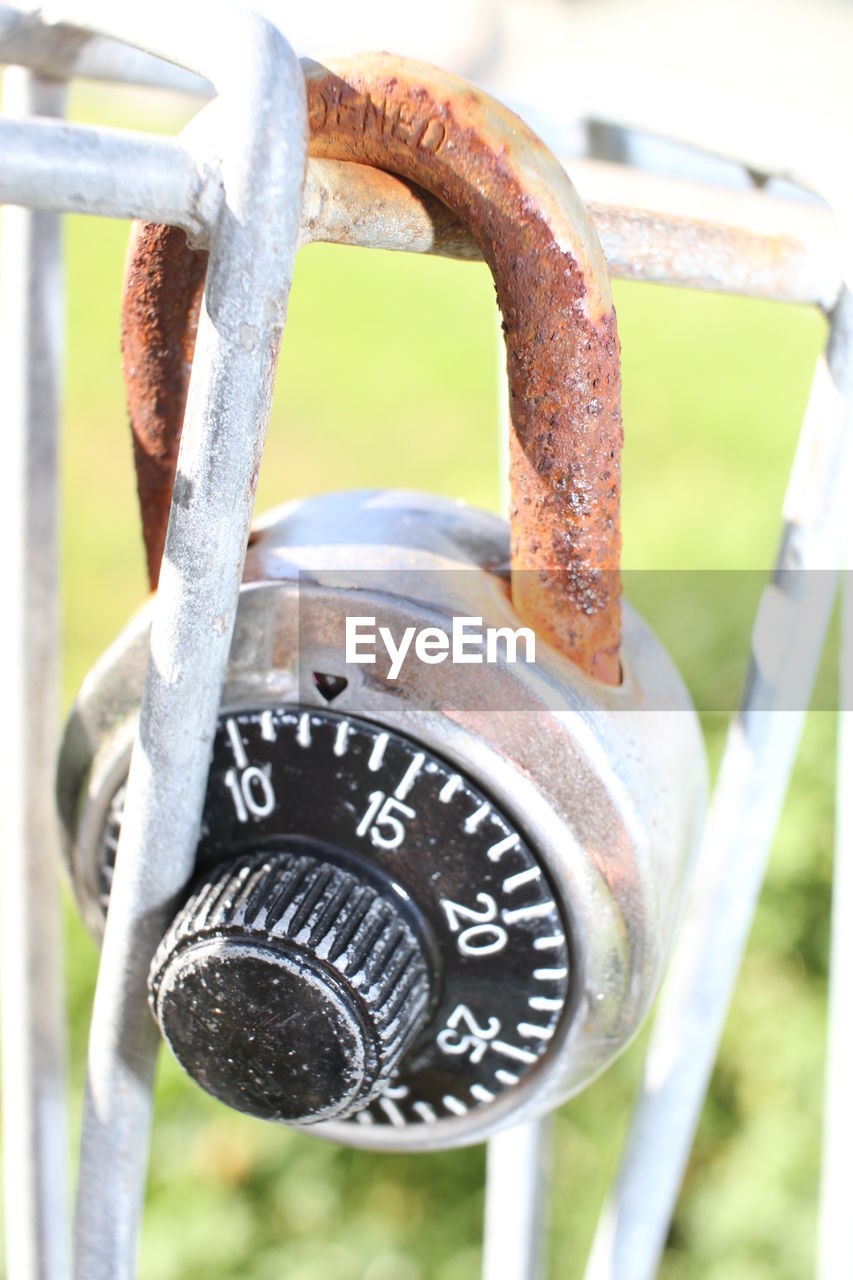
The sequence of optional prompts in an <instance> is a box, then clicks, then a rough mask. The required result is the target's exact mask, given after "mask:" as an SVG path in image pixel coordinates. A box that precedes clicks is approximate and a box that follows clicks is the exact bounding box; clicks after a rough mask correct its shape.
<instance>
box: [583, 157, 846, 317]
mask: <svg viewBox="0 0 853 1280" xmlns="http://www.w3.org/2000/svg"><path fill="white" fill-rule="evenodd" d="M566 170H567V172H568V174H569V177H570V178H571V179H572V181H573V182H574V184H575V185H576V187H577V188H578V191H579V192H580V194H581V197H582V198H583V200H584V201H585V202H586V204H587V205H588V206H589V212H590V216H591V217H592V220H593V222H594V224H595V228H596V230H597V232H598V234H599V236H600V237H601V244H602V248H603V249H604V252H605V255H606V257H607V263H608V267H609V269H610V271H611V273H612V274H613V275H615V276H617V277H619V278H622V279H626V280H646V281H652V282H657V283H659V284H675V285H682V286H685V287H687V288H692V289H702V290H705V291H707V292H712V293H719V292H723V293H735V294H742V295H744V296H747V297H758V298H770V299H775V300H777V301H780V302H804V303H815V304H816V305H818V306H820V307H823V308H824V309H825V310H831V309H832V307H833V306H834V305H835V303H836V302H837V301H838V298H839V297H840V294H841V289H842V265H843V263H844V261H845V257H844V253H843V249H842V242H841V235H840V232H839V227H838V222H837V219H836V218H835V216H834V214H833V212H832V210H831V209H829V208H828V207H827V206H826V205H822V204H820V203H818V202H817V201H814V202H809V201H805V200H793V199H784V198H781V197H779V196H773V195H769V194H767V193H766V192H763V191H755V190H753V191H730V190H727V189H725V188H723V187H715V186H711V185H710V184H708V183H700V182H688V181H684V180H681V179H675V178H671V177H663V176H660V175H656V174H650V173H643V172H642V171H639V170H636V169H629V168H627V167H626V166H624V165H614V164H607V163H604V162H601V161H592V160H581V161H568V162H567V163H566Z"/></svg>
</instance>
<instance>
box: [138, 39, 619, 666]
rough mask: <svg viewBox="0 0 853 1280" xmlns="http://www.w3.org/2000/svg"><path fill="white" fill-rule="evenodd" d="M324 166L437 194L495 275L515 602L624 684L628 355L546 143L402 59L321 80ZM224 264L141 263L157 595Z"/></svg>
mask: <svg viewBox="0 0 853 1280" xmlns="http://www.w3.org/2000/svg"><path fill="white" fill-rule="evenodd" d="M303 69H304V71H305V78H306V83H307V89H308V108H309V125H310V141H309V153H310V155H312V156H320V157H326V158H328V159H334V160H346V161H354V162H357V163H359V164H366V165H372V166H375V167H377V168H380V169H384V170H387V171H389V172H391V173H394V174H398V175H400V176H401V177H403V178H405V179H407V180H409V181H411V182H414V183H416V184H418V185H419V186H421V187H423V188H426V189H427V190H428V191H429V192H431V193H432V194H433V195H434V196H437V197H438V198H439V199H440V200H441V201H443V203H444V204H446V205H447V206H448V207H449V208H450V209H451V210H452V211H453V213H455V214H456V215H457V216H458V218H459V219H460V220H461V221H462V222H463V223H464V225H465V226H466V227H467V228H468V229H469V231H470V233H471V236H472V237H473V239H474V240H475V241H476V243H477V245H478V246H479V248H480V251H481V252H482V255H483V257H484V259H485V260H486V262H487V263H488V265H489V268H490V269H491V272H492V275H493V277H494V281H495V288H496V292H497V301H498V305H499V307H500V310H501V313H502V315H503V326H504V332H505V335H506V347H507V371H508V377H509V393H510V414H511V421H512V430H511V438H510V495H511V511H510V520H511V568H512V598H513V603H514V605H515V608H516V610H517V612H518V614H519V615H520V617H521V618H522V619H523V620H524V621H525V622H526V623H527V624H529V625H531V626H533V627H534V629H535V630H536V632H537V634H538V635H540V636H541V637H542V638H543V639H544V640H546V641H547V642H548V643H550V644H552V645H554V646H555V647H556V648H558V649H559V650H561V651H562V652H563V653H564V654H566V656H567V657H569V658H570V659H571V660H572V661H573V662H575V663H576V664H577V665H578V666H579V667H581V668H582V669H583V670H584V671H586V672H587V673H588V674H590V675H592V676H594V677H596V678H597V679H599V680H602V681H605V682H607V683H610V684H616V683H618V682H619V638H620V583H619V572H618V570H619V552H620V541H621V540H620V530H619V500H620V453H621V447H622V427H621V414H620V371H619V342H618V338H617V333H616V317H615V314H614V311H613V302H612V297H611V292H610V280H609V276H608V272H607V266H606V263H605V260H604V255H603V253H602V250H601V246H600V244H599V242H598V238H597V236H596V233H595V231H594V229H593V227H592V224H591V222H590V220H589V217H588V215H587V213H586V210H585V208H584V206H583V204H582V202H581V200H580V197H579V196H578V195H577V192H576V191H575V189H574V187H573V186H572V184H571V182H570V181H569V179H568V177H567V176H566V174H565V172H564V171H563V169H562V167H561V166H560V165H559V164H558V162H557V161H556V159H555V158H554V157H553V156H552V155H551V153H550V152H549V151H548V149H547V148H546V147H545V146H544V144H543V143H542V142H540V140H539V139H538V138H537V137H536V136H535V135H534V134H533V133H532V132H531V131H530V130H529V129H528V128H527V127H526V126H525V125H524V124H523V123H522V122H521V121H520V120H519V119H518V118H517V117H516V116H514V115H513V114H512V113H511V112H509V111H507V110H506V109H505V108H504V107H502V106H501V105H500V104H499V103H497V102H495V101H494V99H492V98H490V97H488V96H487V95H486V94H484V93H481V92H480V91H479V90H477V89H474V88H473V87H472V86H470V85H468V84H466V83H465V81H463V80H460V79H459V78H457V77H455V76H450V75H447V74H445V73H444V72H440V71H436V70H434V69H433V68H431V67H425V66H423V65H421V64H419V63H415V62H411V61H408V60H405V59H399V58H393V57H390V56H389V55H386V54H382V55H370V56H364V57H360V58H355V59H352V60H348V61H347V62H345V63H342V64H340V65H338V66H337V69H336V70H330V69H328V68H326V67H320V66H318V65H317V64H315V63H304V64H303ZM206 265H207V254H206V253H205V252H204V251H199V250H192V249H190V248H189V247H188V245H187V241H186V236H185V234H184V232H183V231H180V230H178V229H176V228H171V227H160V226H154V225H150V224H146V225H143V226H140V227H138V228H137V229H136V232H135V239H134V241H133V243H132V245H131V252H130V258H129V266H128V273H127V282H126V290H125V298H124V307H123V316H122V353H123V358H124V373H125V381H126V386H127V397H128V406H129V410H130V421H131V428H132V431H133V440H134V454H135V460H136V470H137V478H138V485H139V498H140V505H141V509H142V525H143V536H144V539H145V546H146V553H147V558H148V570H149V576H150V580H151V585H152V587H154V586H156V584H157V580H158V576H159V566H160V560H161V557H162V553H163V547H164V545H165V539H166V527H167V524H168V519H169V507H170V502H171V491H172V484H173V481H174V477H175V470H176V466H177V458H178V446H179V442H180V435H181V427H182V423H183V416H184V407H185V404H186V396H187V388H188V384H189V375H190V368H191V364H192V355H193V347H194V344H195V333H196V326H197V322H198V313H199V308H200V306H201V303H202V294H203V288H204V276H205V270H206Z"/></svg>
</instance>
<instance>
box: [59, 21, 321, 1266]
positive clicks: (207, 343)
mask: <svg viewBox="0 0 853 1280" xmlns="http://www.w3.org/2000/svg"><path fill="white" fill-rule="evenodd" d="M64 16H68V17H71V18H72V19H75V20H78V21H82V22H89V23H94V24H96V25H97V26H98V28H99V29H100V30H105V31H107V32H109V33H110V34H111V35H114V36H117V37H119V38H125V39H126V40H127V42H128V43H130V44H135V45H137V46H140V47H142V48H146V49H148V50H150V51H153V52H156V53H158V54H160V55H161V56H165V57H167V58H169V59H170V60H172V61H176V62H181V63H183V64H184V65H186V66H188V67H189V68H190V69H193V70H194V69H200V70H202V71H203V72H205V73H206V74H208V75H209V76H210V79H211V81H212V82H213V83H214V84H215V85H216V87H217V89H218V91H219V99H218V101H217V103H216V109H217V117H218V120H217V124H218V129H217V143H218V148H219V157H220V164H221V177H222V186H223V192H222V201H221V205H220V207H219V208H218V209H217V212H216V216H215V220H213V221H212V222H211V224H210V226H209V233H210V262H209V266H208V272H207V283H206V286H205V294H204V302H203V305H202V313H201V318H200V321H199V327H198V338H197V343H196V354H195V360H194V364H193V373H192V378H191V382H190V389H189V398H188V403H187V414H186V430H185V432H184V436H183V439H182V442H181V449H180V455H179V459H178V470H177V476H176V479H175V488H174V494H173V501H172V509H171V515H170V519H169V531H168V536H167V541H166V550H165V553H164V559H163V568H162V572H161V577H160V587H159V591H158V593H157V598H156V603H155V607H154V615H153V624H152V632H151V652H150V657H149V662H148V669H147V672H146V678H145V688H144V692H143V697H142V706H141V711H140V722H139V729H138V732H137V738H136V743H135V746H134V750H133V755H132V758H131V764H130V773H129V777H128V790H127V800H126V805H125V812H124V818H123V822H122V830H121V837H120V840H119V848H118V853H117V858H116V873H115V876H114V879H113V884H112V889H111V895H110V907H109V912H108V915H107V922H106V929H105V933H104V941H103V947H102V951H101V962H100V966H99V969H98V983H97V988H96V992H95V1001H94V1007H93V1012H92V1024H91V1030H90V1039H89V1062H88V1078H87V1088H86V1102H85V1109H84V1118H83V1136H82V1142H81V1152H80V1180H79V1190H78V1199H77V1219H76V1240H75V1274H76V1275H77V1276H78V1277H79V1278H80V1280H121V1278H122V1277H130V1276H132V1275H133V1272H134V1263H135V1256H136V1241H137V1234H138V1225H139V1217H140V1213H141V1208H142V1201H143V1194H144V1187H145V1175H146V1165H147V1152H148V1141H149V1132H150V1121H151V1094H152V1085H153V1073H154V1062H155V1059H156V1054H157V1048H158V1036H157V1032H156V1029H155V1027H154V1024H153V1022H152V1020H151V1018H150V1016H149V1013H148V1009H147V1004H146V978H147V973H148V968H149V965H150V961H151V958H152V956H153V954H154V951H155V949H156V947H157V944H158V942H159V940H160V938H161V937H162V934H163V931H164V929H165V927H166V925H167V924H168V921H169V918H170V915H171V913H172V911H173V909H174V905H175V901H176V898H177V895H178V894H179V892H180V890H181V889H182V888H183V886H184V885H185V884H186V882H187V881H188V880H189V879H190V876H191V875H192V870H193V865H194V860H195V847H196V844H197V841H198V824H199V820H200V818H199V815H200V814H201V808H202V802H203V799H204V790H205V785H206V781H207V771H208V767H209V763H210V752H211V749H212V742H213V735H214V728H215V722H216V716H217V713H218V710H219V702H220V697H221V689H222V681H223V678H224V674H225V666H226V663H227V659H228V652H229V648H230V644H231V635H232V631H233V626H234V619H235V615H236V607H237V595H238V591H239V585H240V580H241V578H242V567H243V560H244V557H245V552H246V542H247V538H248V534H249V527H250V524H251V517H252V508H253V504H254V494H255V485H256V483H257V470H258V465H259V463H260V458H261V453H262V451H263V444H264V438H265V435H266V428H267V423H268V420H269V412H270V406H271V400H272V388H273V381H274V377H275V369H276V364H277V359H278V349H279V344H280V341H281V331H282V328H283V325H284V319H285V311H286V305H287V295H288V292H289V289H290V281H291V277H292V271H293V260H294V256H295V252H296V239H297V235H298V231H299V211H300V207H301V199H302V183H303V178H304V171H305V157H306V145H307V132H308V123H307V106H306V94H305V85H304V81H303V78H302V73H301V69H300V67H299V64H298V62H297V61H296V59H295V57H294V56H293V53H292V51H291V50H290V47H289V45H288V44H287V43H286V41H285V40H284V37H283V36H282V35H281V34H280V32H279V31H278V30H277V28H275V27H274V26H273V25H272V24H270V23H268V22H267V21H265V20H264V19H262V18H261V17H260V16H259V15H257V14H254V13H252V12H250V11H241V10H234V11H233V12H231V11H229V14H228V17H227V19H226V18H225V17H224V15H218V21H217V22H215V23H213V24H206V23H203V22H202V23H197V22H194V21H192V20H191V16H192V15H187V13H186V12H185V11H183V10H178V9H175V7H174V6H172V7H171V8H170V9H169V10H168V12H167V10H166V8H165V7H164V6H162V5H158V4H147V5H146V6H144V7H140V8H138V9H136V10H135V11H132V12H131V11H124V10H121V11H117V10H116V8H115V7H114V6H112V5H109V4H104V3H97V2H95V3H90V4H85V3H81V4H78V5H73V6H70V8H69V10H68V11H66V12H65V14H64ZM272 215H274V216H272Z"/></svg>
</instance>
